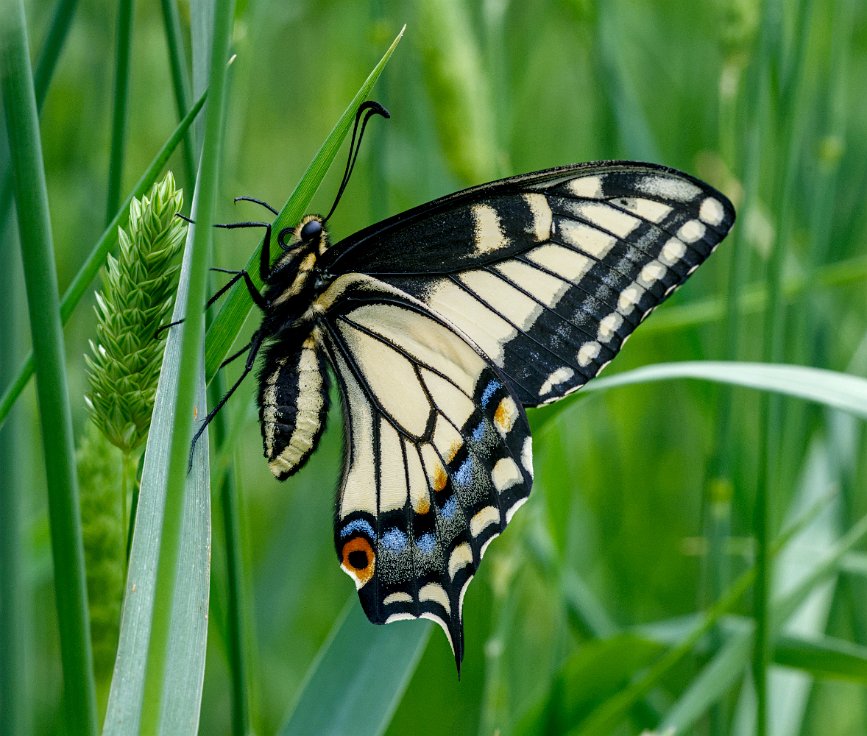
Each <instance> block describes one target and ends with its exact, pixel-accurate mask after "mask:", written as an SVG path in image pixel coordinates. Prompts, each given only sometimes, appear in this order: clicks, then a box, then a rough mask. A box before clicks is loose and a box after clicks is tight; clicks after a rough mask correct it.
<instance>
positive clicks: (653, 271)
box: [638, 261, 665, 286]
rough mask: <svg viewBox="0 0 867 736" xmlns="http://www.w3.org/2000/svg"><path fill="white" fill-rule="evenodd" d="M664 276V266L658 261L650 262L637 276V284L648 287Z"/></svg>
mask: <svg viewBox="0 0 867 736" xmlns="http://www.w3.org/2000/svg"><path fill="white" fill-rule="evenodd" d="M664 276H665V266H663V265H662V264H661V263H660V262H659V261H651V262H650V263H648V264H647V265H646V266H645V267H644V268H642V269H641V273H640V274H638V283H639V284H641V285H642V286H650V285H651V284H653V283H655V282H657V281H659V280H660V279H661V278H663V277H664Z"/></svg>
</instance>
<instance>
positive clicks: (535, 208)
mask: <svg viewBox="0 0 867 736" xmlns="http://www.w3.org/2000/svg"><path fill="white" fill-rule="evenodd" d="M523 196H524V201H525V202H526V203H527V206H528V207H529V208H530V212H531V214H532V215H533V229H532V230H531V231H530V233H531V234H532V235H534V236H535V237H536V240H537V241H538V242H540V243H541V242H543V241H545V240H547V239H548V238H549V237H551V229H552V225H553V224H554V216H553V215H552V214H551V208H550V207H549V206H548V199H547V198H546V197H545V195H544V194H538V193H536V192H533V193H530V194H525V195H523Z"/></svg>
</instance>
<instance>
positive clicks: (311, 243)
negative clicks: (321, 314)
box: [262, 215, 329, 337]
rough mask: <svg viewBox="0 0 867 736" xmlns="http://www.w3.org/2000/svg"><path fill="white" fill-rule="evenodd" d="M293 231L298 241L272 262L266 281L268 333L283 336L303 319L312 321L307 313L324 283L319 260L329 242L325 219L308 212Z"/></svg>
mask: <svg viewBox="0 0 867 736" xmlns="http://www.w3.org/2000/svg"><path fill="white" fill-rule="evenodd" d="M290 232H292V236H293V240H294V242H293V243H290V245H289V246H283V247H284V253H283V254H282V255H281V256H280V257H279V258H278V259H277V260H276V261H275V262H274V264H273V265H272V266H271V271H270V273H269V275H268V278H267V280H266V283H265V293H264V296H265V300H266V303H267V305H268V309H267V311H266V314H265V316H264V318H263V320H262V328H263V331H264V333H265V335H266V336H268V337H277V336H282V335H283V334H284V333H285V332H286V331H287V330H292V329H295V328H296V327H297V326H298V325H299V323H300V322H306V321H308V320H307V319H305V315H306V314H307V313H308V312H309V307H310V304H311V303H312V301H313V299H314V298H315V296H316V294H317V292H318V291H320V290H321V289H322V286H323V285H322V283H321V282H322V278H321V275H320V273H319V269H318V268H317V260H318V258H319V256H320V255H322V253H324V252H325V250H327V248H328V246H329V242H328V233H327V231H326V230H325V228H324V227H323V226H322V220H321V219H320V218H319V217H318V216H316V215H308V216H307V217H305V218H304V219H302V220H301V222H300V223H299V224H298V226H297V227H295V228H294V231H290ZM281 235H282V233H281ZM282 245H283V243H282V241H281V246H282Z"/></svg>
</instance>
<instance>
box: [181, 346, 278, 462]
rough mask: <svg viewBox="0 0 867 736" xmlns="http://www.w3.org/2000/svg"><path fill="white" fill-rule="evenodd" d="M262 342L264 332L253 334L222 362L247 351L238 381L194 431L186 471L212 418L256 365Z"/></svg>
mask: <svg viewBox="0 0 867 736" xmlns="http://www.w3.org/2000/svg"><path fill="white" fill-rule="evenodd" d="M264 340H265V333H264V332H255V333H254V334H253V339H252V340H250V342H249V344H248V345H247V346H246V347H245V348H243V349H242V350H240V351H239V352H237V353H236V354H235V355H233V356H231V357H230V358H228V359H227V360H226V361H224V362H223V365H225V364H226V363H228V362H231V361H232V360H234V359H235V358H237V357H239V356H240V355H242V354H243V352H244V350H247V362H246V363H245V364H244V370H243V371H241V375H240V376H239V377H238V380H237V381H235V383H233V384H232V388H230V389H229V390H228V391H226V393H225V395H224V396H223V398H222V399H220V400H219V401H218V402H217V405H216V406H215V407H214V408H213V409H211V411H209V412H208V415H207V416H206V417H205V419H204V421H203V422H202V424H201V426H200V427H199V428H198V429H197V430H196V433H195V434H194V435H193V440H192V442H191V443H190V463H189V466H188V468H187V471H189V470H190V469H191V468H192V467H193V453H194V452H195V450H196V443H197V442H198V441H199V438H200V437H201V436H202V434H203V433H204V431H205V430H206V429H207V428H208V425H209V424H210V423H211V420H213V418H214V417H215V416H217V412H218V411H220V409H222V408H223V407H224V406H225V405H226V402H227V401H228V400H229V397H231V395H232V394H233V393H235V391H237V389H238V386H240V385H241V383H242V382H243V381H244V379H245V378H246V377H247V375H248V374H249V373H250V371H252V370H253V366H254V365H255V364H256V356H257V355H258V354H259V349H260V348H261V347H262V343H263V342H264ZM221 367H222V366H221Z"/></svg>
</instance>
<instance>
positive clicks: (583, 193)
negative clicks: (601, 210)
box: [567, 176, 602, 199]
mask: <svg viewBox="0 0 867 736" xmlns="http://www.w3.org/2000/svg"><path fill="white" fill-rule="evenodd" d="M567 188H568V189H569V191H570V192H572V194H574V195H575V196H576V197H587V198H588V199H601V198H602V177H601V176H582V177H581V178H580V179H573V180H572V181H570V182H569V184H568V185H567Z"/></svg>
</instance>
